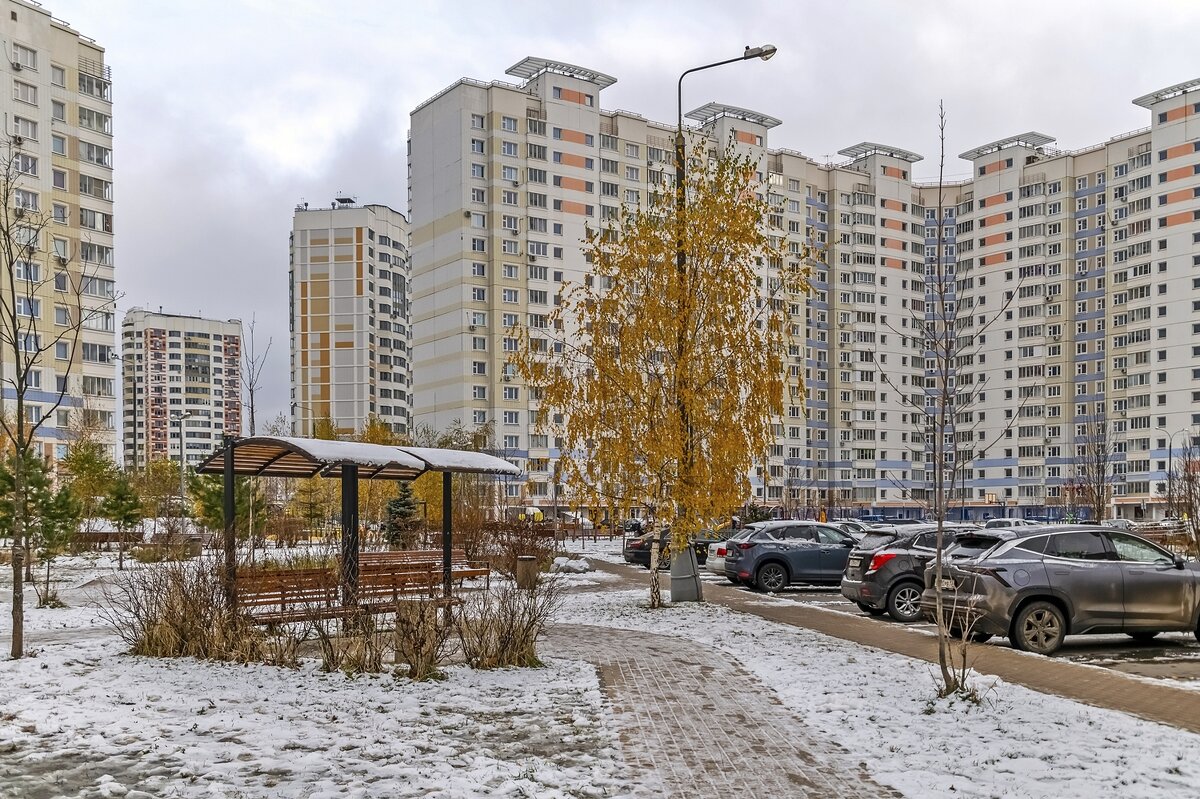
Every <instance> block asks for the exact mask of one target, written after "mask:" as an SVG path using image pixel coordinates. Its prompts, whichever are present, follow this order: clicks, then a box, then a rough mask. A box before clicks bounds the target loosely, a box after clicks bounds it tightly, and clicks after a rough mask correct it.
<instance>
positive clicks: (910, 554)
mask: <svg viewBox="0 0 1200 799" xmlns="http://www.w3.org/2000/svg"><path fill="white" fill-rule="evenodd" d="M975 529H977V528H975V527H973V526H969V525H961V524H946V525H943V528H942V531H943V538H944V541H943V544H944V546H949V545H950V544H952V543H954V540H955V536H956V535H958V534H959V533H962V532H964V531H968V530H975ZM936 555H937V525H936V524H906V525H898V526H895V527H892V528H884V529H876V530H870V531H868V532H867V534H866V535H865V536H863V538H862V540H861V541H859V542H858V546H856V547H855V548H854V549H853V550H851V552H850V557H849V559H848V560H847V561H846V572H845V574H843V575H842V596H844V597H846V599H849V600H850V601H851V602H853V603H855V604H856V605H858V607H859V609H861V610H862V611H863V612H865V613H870V614H871V615H872V616H881V615H883V614H884V613H888V614H890V615H891V617H892V618H893V619H895V620H896V621H900V622H905V623H908V622H914V621H917V620H919V619H920V618H921V616H922V612H921V591H923V590H924V588H925V565H926V564H927V563H928V562H929V561H931V560H933V558H934V557H936Z"/></svg>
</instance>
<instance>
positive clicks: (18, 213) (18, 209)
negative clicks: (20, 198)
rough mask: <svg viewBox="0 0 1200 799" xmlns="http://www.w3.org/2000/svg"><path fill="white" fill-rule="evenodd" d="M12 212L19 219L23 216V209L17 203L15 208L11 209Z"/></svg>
mask: <svg viewBox="0 0 1200 799" xmlns="http://www.w3.org/2000/svg"><path fill="white" fill-rule="evenodd" d="M13 214H15V215H16V217H17V219H20V218H21V217H23V216H25V209H24V208H23V207H22V206H20V205H18V206H17V207H16V208H14V209H13Z"/></svg>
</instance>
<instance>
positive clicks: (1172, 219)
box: [1167, 211, 1196, 227]
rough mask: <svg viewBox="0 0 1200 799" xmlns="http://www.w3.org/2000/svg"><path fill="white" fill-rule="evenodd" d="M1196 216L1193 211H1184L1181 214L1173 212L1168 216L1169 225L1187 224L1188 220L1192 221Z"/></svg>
mask: <svg viewBox="0 0 1200 799" xmlns="http://www.w3.org/2000/svg"><path fill="white" fill-rule="evenodd" d="M1195 218H1196V215H1195V214H1194V213H1192V212H1191V211H1184V212H1183V213H1181V214H1171V215H1170V216H1168V217H1167V227H1171V226H1173V225H1182V224H1186V223H1187V222H1191V221H1192V220H1193V219H1195Z"/></svg>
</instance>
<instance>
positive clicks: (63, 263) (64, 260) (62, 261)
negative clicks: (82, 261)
mask: <svg viewBox="0 0 1200 799" xmlns="http://www.w3.org/2000/svg"><path fill="white" fill-rule="evenodd" d="M58 264H59V266H66V265H67V256H65V255H60V256H58Z"/></svg>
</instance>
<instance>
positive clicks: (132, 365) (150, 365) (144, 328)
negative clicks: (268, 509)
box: [121, 308, 242, 469]
mask: <svg viewBox="0 0 1200 799" xmlns="http://www.w3.org/2000/svg"><path fill="white" fill-rule="evenodd" d="M121 397H122V430H123V447H122V449H123V452H124V460H125V465H126V467H127V468H133V469H139V468H142V467H144V466H145V465H146V464H147V463H148V462H150V461H154V460H163V459H168V458H170V459H173V460H178V459H179V458H180V457H181V455H180V453H181V452H182V457H183V459H184V461H185V462H186V463H187V464H188V465H189V466H194V465H195V464H197V463H199V462H200V461H201V460H203V459H204V458H205V457H207V456H208V455H210V454H211V453H212V451H213V450H214V449H216V448H218V447H219V446H220V445H221V438H222V437H223V436H225V435H234V436H236V435H241V433H242V323H241V322H240V321H239V320H237V319H229V320H221V319H204V318H202V317H199V316H186V315H181V314H168V313H163V312H162V310H161V309H159V311H158V312H153V311H148V310H145V309H143V308H132V309H130V310H129V312H128V313H126V314H125V318H124V320H123V321H122V323H121Z"/></svg>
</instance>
